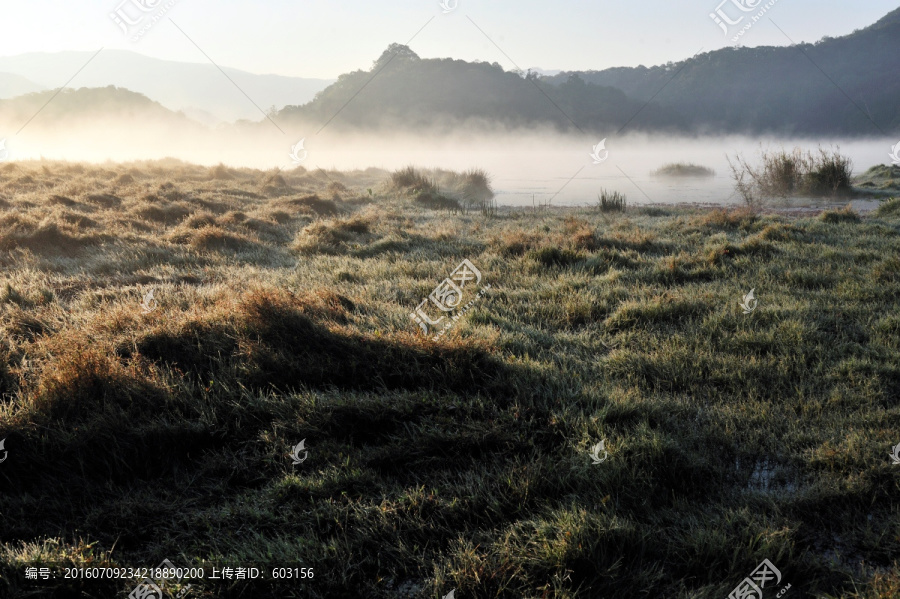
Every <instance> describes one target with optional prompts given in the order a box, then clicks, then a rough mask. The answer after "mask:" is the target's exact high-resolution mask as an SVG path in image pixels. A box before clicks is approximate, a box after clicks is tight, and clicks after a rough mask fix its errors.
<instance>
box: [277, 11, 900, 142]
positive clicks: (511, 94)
mask: <svg viewBox="0 0 900 599" xmlns="http://www.w3.org/2000/svg"><path fill="white" fill-rule="evenodd" d="M897 48H900V9H897V10H894V11H892V12H891V13H889V14H888V15H886V16H885V17H884V18H882V19H880V20H879V21H878V22H876V23H875V24H873V25H871V26H869V27H866V28H864V29H862V30H859V31H856V32H854V33H852V34H850V35H847V36H843V37H839V38H824V39H822V40H821V41H819V42H817V43H815V44H800V45H797V46H789V47H771V46H770V47H758V48H737V49H735V48H725V49H721V50H716V51H713V52H707V53H705V54H701V55H698V56H695V57H693V58H689V59H687V60H684V61H681V62H678V63H671V62H670V63H668V64H665V65H659V66H655V67H652V68H647V67H636V68H630V67H627V68H626V67H621V68H612V69H606V70H603V71H581V72H563V73H560V74H557V75H554V76H540V75H539V74H537V73H528V74H527V75H526V77H525V78H523V77H521V76H520V75H519V74H516V73H511V72H506V71H504V70H503V69H502V68H501V67H500V65H498V64H496V63H494V64H493V65H490V64H487V63H467V62H463V61H459V60H451V59H425V60H423V59H420V58H419V57H418V56H417V55H416V54H415V52H413V51H412V50H411V49H409V48H408V47H406V46H401V45H399V44H393V45H391V46H390V47H389V48H388V50H386V51H385V53H384V54H383V55H382V57H381V58H379V59H378V60H377V61H375V64H374V65H373V67H372V69H370V70H368V71H362V70H360V71H355V72H353V73H348V74H345V75H341V76H340V77H339V78H338V81H337V82H336V83H334V84H332V85H331V86H329V87H328V88H326V89H325V90H323V91H321V92H320V93H318V94H316V97H315V99H314V100H313V101H312V102H310V103H308V104H306V105H302V106H290V107H286V108H285V109H284V110H283V111H281V112H280V113H279V116H280V117H283V118H287V119H297V120H304V121H307V120H311V121H314V122H315V121H318V122H320V123H324V122H328V120H329V119H334V120H335V122H336V123H337V124H336V125H333V126H348V127H353V128H372V127H377V126H379V125H387V126H390V127H400V128H407V129H413V130H416V129H420V128H422V127H428V128H433V127H436V126H437V127H443V128H451V127H453V126H458V125H459V124H461V123H466V122H469V123H477V124H498V125H503V126H514V127H515V126H518V127H523V126H524V127H527V126H532V125H535V124H539V123H545V124H551V125H554V126H556V127H557V128H560V129H567V130H573V129H581V130H589V131H593V132H596V133H598V134H603V133H610V132H613V131H617V130H619V129H620V128H621V127H622V126H624V125H625V124H626V123H628V127H629V128H630V129H632V130H633V129H643V130H655V131H660V130H674V131H691V132H695V133H747V134H759V133H777V134H783V135H822V134H842V135H878V134H887V133H891V132H896V131H900V102H898V98H900V77H897V73H900V55H898V53H897ZM376 73H377V74H376ZM360 90H364V91H362V92H360ZM651 100H652V101H651Z"/></svg>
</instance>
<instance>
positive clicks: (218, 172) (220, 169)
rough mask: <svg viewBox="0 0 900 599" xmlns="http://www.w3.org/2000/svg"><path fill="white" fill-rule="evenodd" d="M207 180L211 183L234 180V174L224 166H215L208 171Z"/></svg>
mask: <svg viewBox="0 0 900 599" xmlns="http://www.w3.org/2000/svg"><path fill="white" fill-rule="evenodd" d="M209 178H210V179H211V180H213V181H230V180H232V179H234V174H232V172H231V170H230V169H229V168H228V167H226V166H225V165H224V164H221V163H219V164H217V165H216V166H214V167H212V168H211V169H209Z"/></svg>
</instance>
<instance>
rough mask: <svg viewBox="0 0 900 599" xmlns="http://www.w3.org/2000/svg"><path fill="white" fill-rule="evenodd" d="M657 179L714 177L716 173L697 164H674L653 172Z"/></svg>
mask: <svg viewBox="0 0 900 599" xmlns="http://www.w3.org/2000/svg"><path fill="white" fill-rule="evenodd" d="M653 174H654V175H656V176H657V177H714V176H715V175H716V171H714V170H712V169H711V168H708V167H705V166H700V165H699V164H693V163H685V162H676V163H673V164H666V165H664V166H662V167H660V168H658V169H657V170H655V171H653Z"/></svg>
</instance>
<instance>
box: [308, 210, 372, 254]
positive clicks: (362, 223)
mask: <svg viewBox="0 0 900 599" xmlns="http://www.w3.org/2000/svg"><path fill="white" fill-rule="evenodd" d="M374 223H375V219H374V218H373V217H361V216H352V217H349V218H344V219H332V220H328V221H318V222H315V223H312V224H310V225H308V226H307V227H306V228H304V229H303V231H301V233H300V235H299V236H298V237H297V240H296V242H295V243H294V246H293V249H294V250H295V251H297V252H299V253H301V254H317V253H326V254H339V253H344V252H345V251H347V250H348V249H349V248H351V247H353V246H354V245H357V246H358V245H364V244H366V243H368V242H369V241H371V239H372V232H371V231H372V225H373V224H374Z"/></svg>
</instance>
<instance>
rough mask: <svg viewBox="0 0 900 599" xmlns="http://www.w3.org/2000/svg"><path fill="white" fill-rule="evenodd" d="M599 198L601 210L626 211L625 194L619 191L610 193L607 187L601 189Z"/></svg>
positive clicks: (598, 204)
mask: <svg viewBox="0 0 900 599" xmlns="http://www.w3.org/2000/svg"><path fill="white" fill-rule="evenodd" d="M597 200H598V203H597V207H598V208H600V212H625V196H624V195H623V194H620V193H619V192H618V191H614V192H612V193H608V192H607V191H606V190H605V189H601V190H600V195H598V196H597Z"/></svg>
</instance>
